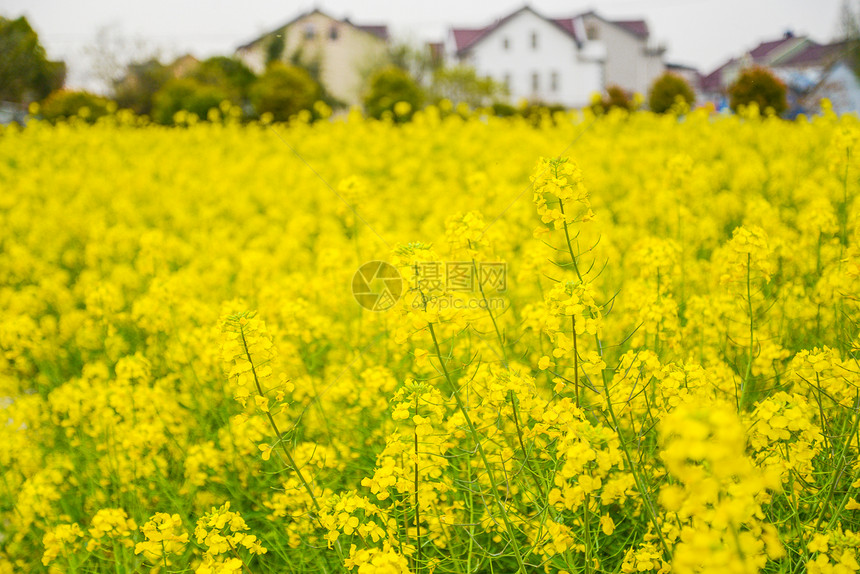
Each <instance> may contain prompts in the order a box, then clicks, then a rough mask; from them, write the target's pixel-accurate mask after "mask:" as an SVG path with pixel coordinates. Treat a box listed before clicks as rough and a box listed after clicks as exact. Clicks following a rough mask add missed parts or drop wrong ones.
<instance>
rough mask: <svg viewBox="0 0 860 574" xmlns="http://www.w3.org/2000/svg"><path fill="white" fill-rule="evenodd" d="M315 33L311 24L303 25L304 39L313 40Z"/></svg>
mask: <svg viewBox="0 0 860 574" xmlns="http://www.w3.org/2000/svg"><path fill="white" fill-rule="evenodd" d="M315 33H316V32H315V31H314V25H313V24H308V25H306V26H305V40H313V39H314V35H315Z"/></svg>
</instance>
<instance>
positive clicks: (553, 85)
mask: <svg viewBox="0 0 860 574" xmlns="http://www.w3.org/2000/svg"><path fill="white" fill-rule="evenodd" d="M549 89H550V90H552V91H553V92H557V91H558V72H553V73H552V74H551V75H550V77H549Z"/></svg>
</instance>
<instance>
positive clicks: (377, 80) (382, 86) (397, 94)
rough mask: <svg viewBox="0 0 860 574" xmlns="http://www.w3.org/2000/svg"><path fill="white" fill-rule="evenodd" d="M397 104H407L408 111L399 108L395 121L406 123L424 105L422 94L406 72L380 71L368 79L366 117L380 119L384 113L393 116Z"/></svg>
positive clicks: (391, 69)
mask: <svg viewBox="0 0 860 574" xmlns="http://www.w3.org/2000/svg"><path fill="white" fill-rule="evenodd" d="M399 102H405V103H407V104H409V110H408V111H407V110H406V109H405V106H399V107H398V108H399V109H398V111H400V112H401V113H398V114H395V121H398V122H400V121H408V120H409V119H410V118H411V117H412V114H413V113H414V112H415V110H417V109H419V108H420V107H421V105H422V104H423V103H424V92H423V91H422V90H421V87H420V86H419V85H418V84H417V83H416V82H415V80H413V79H412V76H410V75H409V74H408V73H407V72H405V71H403V70H401V69H399V68H386V69H384V70H380V71H379V72H377V73H376V74H375V75H374V76H373V77H372V78H371V79H370V89H369V90H368V93H367V96H366V97H365V98H364V109H365V111H366V112H367V115H369V116H371V117H374V118H381V117H382V115H383V114H384V113H385V112H389V113H392V114H394V111H395V109H394V107H395V105H396V104H398V103H399Z"/></svg>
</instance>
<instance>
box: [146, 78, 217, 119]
mask: <svg viewBox="0 0 860 574" xmlns="http://www.w3.org/2000/svg"><path fill="white" fill-rule="evenodd" d="M226 99H228V95H227V93H226V92H225V91H224V90H223V89H221V88H218V87H217V86H209V85H206V84H202V83H200V82H199V81H197V80H194V79H192V78H177V79H173V80H170V81H169V82H167V83H166V84H164V87H162V88H161V89H160V90H158V92H156V94H155V100H154V103H153V110H152V119H153V120H155V121H156V122H158V123H160V124H165V125H168V124H172V123H173V116H174V115H175V114H176V112H178V111H181V110H185V111H187V112H189V113H193V114H196V115H197V116H198V117H199V118H201V119H205V118H206V116H207V114H208V112H209V110H210V109H212V108H217V107H218V106H219V104H220V103H221V102H222V101H224V100H226Z"/></svg>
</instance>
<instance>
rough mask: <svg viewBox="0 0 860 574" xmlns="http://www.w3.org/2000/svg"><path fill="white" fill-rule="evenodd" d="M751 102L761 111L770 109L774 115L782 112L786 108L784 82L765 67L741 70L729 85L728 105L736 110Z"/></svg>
mask: <svg viewBox="0 0 860 574" xmlns="http://www.w3.org/2000/svg"><path fill="white" fill-rule="evenodd" d="M752 103H755V104H757V105H758V108H759V109H760V110H761V111H762V112H764V111H765V110H767V109H772V110H773V111H774V113H775V114H776V115H781V114H783V113H784V112H785V111H786V110H787V109H788V100H787V99H786V88H785V84H783V83H782V82H781V81H780V80H779V78H777V77H776V76H774V75H773V74H772V73H770V72H769V71H768V70H766V69H765V68H762V67H759V66H754V67H752V68H747V69H745V70H743V71H742V72H741V73H740V75H739V76H738V78H737V79H736V80H735V81H734V83H733V84H732V85H731V86H729V106H730V107H731V108H732V111H735V112H737V111H738V108H740V107H741V106H748V105H750V104H752Z"/></svg>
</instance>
